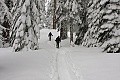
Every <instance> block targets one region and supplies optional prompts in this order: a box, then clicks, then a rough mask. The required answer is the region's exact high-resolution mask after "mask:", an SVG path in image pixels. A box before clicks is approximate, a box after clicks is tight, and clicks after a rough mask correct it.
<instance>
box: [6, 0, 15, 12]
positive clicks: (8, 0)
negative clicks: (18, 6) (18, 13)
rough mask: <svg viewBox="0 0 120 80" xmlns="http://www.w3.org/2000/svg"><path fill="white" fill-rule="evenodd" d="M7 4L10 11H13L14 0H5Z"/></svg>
mask: <svg viewBox="0 0 120 80" xmlns="http://www.w3.org/2000/svg"><path fill="white" fill-rule="evenodd" d="M4 1H5V4H6V5H7V7H8V9H9V11H11V9H12V7H13V0H4Z"/></svg>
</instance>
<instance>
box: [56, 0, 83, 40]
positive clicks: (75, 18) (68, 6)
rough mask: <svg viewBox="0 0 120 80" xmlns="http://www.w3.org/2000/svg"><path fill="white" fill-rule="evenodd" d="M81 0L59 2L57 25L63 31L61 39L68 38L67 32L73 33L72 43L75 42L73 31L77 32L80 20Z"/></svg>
mask: <svg viewBox="0 0 120 80" xmlns="http://www.w3.org/2000/svg"><path fill="white" fill-rule="evenodd" d="M79 2H80V0H63V1H61V0H59V1H58V4H57V5H58V7H57V11H56V13H57V25H58V27H59V28H60V31H61V38H62V39H65V38H67V31H68V30H69V31H70V32H71V35H70V36H71V39H70V40H71V41H73V37H72V36H73V31H77V29H78V27H79V24H81V20H80V16H79V14H80V10H81V6H80V4H79Z"/></svg>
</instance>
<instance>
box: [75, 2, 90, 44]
mask: <svg viewBox="0 0 120 80" xmlns="http://www.w3.org/2000/svg"><path fill="white" fill-rule="evenodd" d="M78 3H79V6H80V10H79V17H80V20H81V22H80V23H79V24H78V26H79V29H78V31H77V33H76V36H77V38H76V41H75V44H77V45H80V44H82V43H83V38H84V36H85V33H86V32H87V30H88V20H87V13H88V3H89V0H78Z"/></svg>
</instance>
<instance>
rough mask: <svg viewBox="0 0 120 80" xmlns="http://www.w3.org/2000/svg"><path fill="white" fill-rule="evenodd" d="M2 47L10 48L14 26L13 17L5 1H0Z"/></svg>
mask: <svg viewBox="0 0 120 80" xmlns="http://www.w3.org/2000/svg"><path fill="white" fill-rule="evenodd" d="M0 25H1V27H0V28H1V29H0V30H1V31H0V33H1V34H0V35H1V38H0V39H1V40H0V41H1V42H0V43H2V44H0V45H1V47H8V46H9V37H10V36H9V32H10V28H11V25H12V15H11V13H10V12H9V9H8V7H7V5H6V4H5V2H4V1H2V0H1V1H0Z"/></svg>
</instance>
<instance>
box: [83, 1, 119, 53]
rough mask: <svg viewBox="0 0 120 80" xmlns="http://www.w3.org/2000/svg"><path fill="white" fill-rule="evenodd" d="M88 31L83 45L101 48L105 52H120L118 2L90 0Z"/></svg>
mask: <svg viewBox="0 0 120 80" xmlns="http://www.w3.org/2000/svg"><path fill="white" fill-rule="evenodd" d="M88 11H89V13H88V22H89V23H88V24H89V29H88V31H87V32H86V34H85V36H84V42H83V45H85V46H102V47H103V49H104V51H107V52H120V46H119V45H120V37H119V35H120V30H119V26H120V17H119V16H120V1H119V0H95V1H93V0H91V3H90V8H89V9H88Z"/></svg>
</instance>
